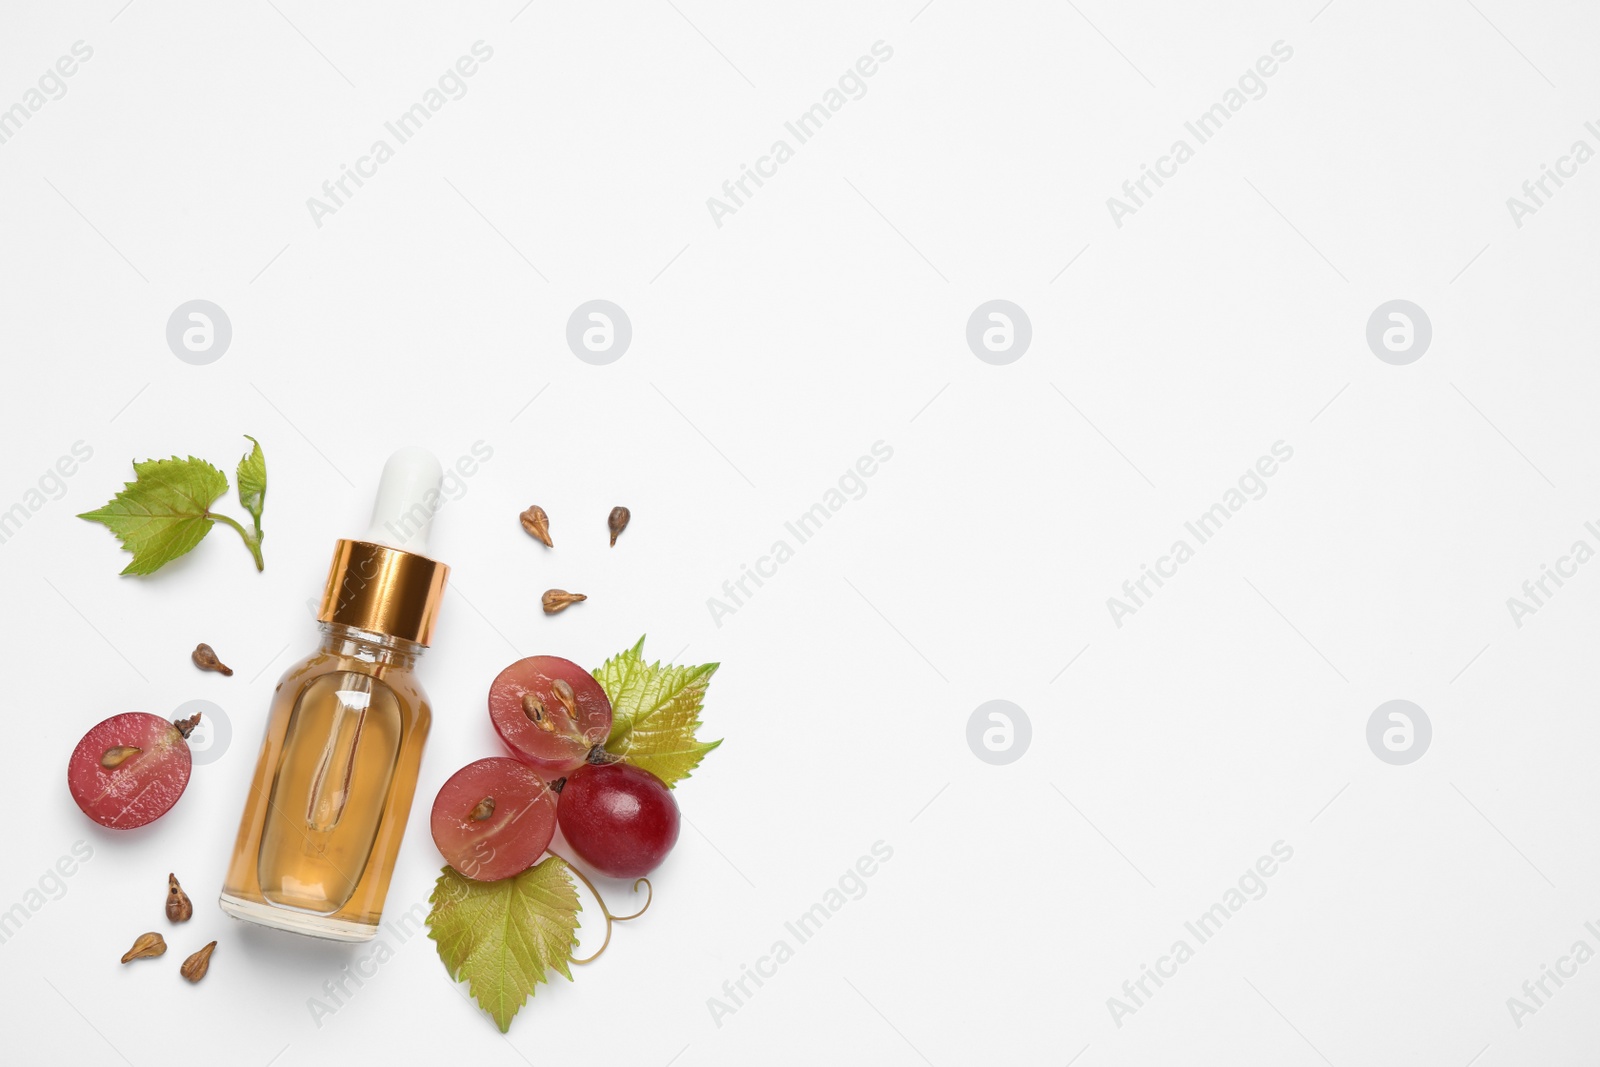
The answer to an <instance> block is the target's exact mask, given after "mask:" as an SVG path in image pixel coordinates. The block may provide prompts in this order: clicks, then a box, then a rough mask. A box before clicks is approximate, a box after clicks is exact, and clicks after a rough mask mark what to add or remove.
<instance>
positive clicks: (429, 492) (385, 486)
mask: <svg viewBox="0 0 1600 1067" xmlns="http://www.w3.org/2000/svg"><path fill="white" fill-rule="evenodd" d="M443 480H444V469H443V468H442V467H440V466H439V460H438V459H437V458H436V457H435V456H434V454H433V453H432V452H429V451H428V450H427V449H426V448H418V447H416V446H415V445H407V446H406V447H405V448H402V449H400V450H399V451H398V452H396V453H395V454H394V455H392V456H390V457H389V462H387V463H385V464H384V465H383V477H382V478H381V479H379V481H378V498H377V500H375V501H374V502H373V505H372V525H371V526H370V527H368V528H367V536H366V537H365V538H364V540H367V541H376V542H377V543H378V544H382V545H388V546H389V547H390V548H399V549H403V550H405V551H407V552H417V553H425V552H426V551H427V548H428V531H429V530H430V529H431V528H432V526H433V515H434V512H436V511H438V510H439V506H440V505H441V504H443V503H444V497H443V495H442V494H441V493H440V492H439V486H440V484H441V483H442V482H443Z"/></svg>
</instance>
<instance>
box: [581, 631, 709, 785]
mask: <svg viewBox="0 0 1600 1067" xmlns="http://www.w3.org/2000/svg"><path fill="white" fill-rule="evenodd" d="M718 666H719V664H716V663H702V664H701V665H700V666H698V667H677V666H673V665H671V664H668V665H667V666H665V667H663V666H662V665H661V664H660V662H656V663H650V664H646V663H645V659H644V638H642V637H641V638H639V643H638V644H636V645H634V646H633V647H632V648H630V649H628V650H627V651H626V652H619V653H618V654H617V655H615V656H612V657H611V658H610V659H608V660H606V662H605V664H604V665H602V666H601V667H600V669H599V670H597V671H595V672H594V678H595V681H597V682H599V683H600V687H601V688H602V689H604V690H605V691H606V696H608V697H610V698H611V736H610V737H608V738H607V739H606V751H607V752H610V753H612V754H613V755H616V756H621V757H622V758H623V759H624V760H626V761H627V762H628V763H631V764H633V765H634V766H636V767H643V768H644V769H645V770H647V771H649V772H650V773H651V774H654V775H655V776H656V777H657V778H660V779H661V780H662V781H663V782H665V783H667V785H669V786H673V785H676V784H677V783H678V782H679V781H681V780H683V779H684V778H687V777H689V775H690V773H691V772H693V771H694V769H695V768H696V767H698V766H699V765H700V761H701V760H702V759H704V758H705V754H706V753H707V752H710V751H711V750H712V749H714V748H716V747H717V746H718V745H720V744H722V742H721V741H720V740H718V741H697V740H696V739H695V731H696V730H698V729H699V728H700V705H701V704H702V703H703V702H704V700H705V695H706V687H707V686H709V685H710V684H711V676H712V675H713V674H715V673H716V672H717V667H718Z"/></svg>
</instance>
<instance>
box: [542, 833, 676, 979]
mask: <svg viewBox="0 0 1600 1067" xmlns="http://www.w3.org/2000/svg"><path fill="white" fill-rule="evenodd" d="M550 854H551V855H552V856H555V857H556V858H557V859H559V860H560V861H561V862H562V863H565V864H566V865H567V867H568V868H569V869H570V870H571V871H572V873H573V874H575V875H577V876H578V878H579V879H580V880H581V881H582V882H583V884H584V885H586V886H588V887H589V892H590V893H592V894H594V899H595V900H596V901H597V902H598V903H599V904H600V914H602V915H604V916H605V917H606V937H605V940H604V941H602V942H600V947H599V948H597V949H595V951H594V955H592V956H586V957H584V958H583V959H581V960H580V959H574V960H573V961H572V962H573V963H576V964H579V965H580V966H581V965H583V964H585V963H593V962H594V961H595V960H597V959H599V958H600V954H601V953H602V952H604V951H605V950H606V947H607V946H608V945H610V944H611V924H612V923H625V922H627V921H628V920H629V919H637V918H638V917H639V916H641V915H643V914H644V913H645V912H647V911H649V910H650V902H651V901H652V900H654V899H655V895H656V891H655V887H654V886H652V885H651V884H650V879H648V878H635V879H634V880H633V891H634V892H635V893H637V892H638V891H639V884H640V883H641V882H642V883H644V890H645V897H644V906H643V907H641V908H640V909H639V910H638V911H636V912H634V913H633V914H632V915H613V914H611V909H610V908H608V907H606V898H605V897H603V896H601V895H600V890H598V889H596V888H595V884H594V883H593V882H591V881H589V877H588V875H586V874H584V873H583V872H582V871H580V870H578V866H577V864H575V863H573V862H572V861H571V860H569V859H567V857H565V856H563V855H561V853H559V852H551V853H550Z"/></svg>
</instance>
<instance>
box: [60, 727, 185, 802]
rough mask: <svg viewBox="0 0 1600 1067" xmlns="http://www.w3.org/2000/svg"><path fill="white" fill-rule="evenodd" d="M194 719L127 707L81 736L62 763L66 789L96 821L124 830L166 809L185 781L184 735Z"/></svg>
mask: <svg viewBox="0 0 1600 1067" xmlns="http://www.w3.org/2000/svg"><path fill="white" fill-rule="evenodd" d="M197 722H198V716H197V717H196V718H195V719H186V720H184V721H183V722H181V723H176V724H174V723H172V722H169V721H167V720H166V719H163V718H161V717H160V716H158V715H147V714H145V713H144V712H142V711H129V712H124V713H123V714H121V715H113V716H111V718H109V719H107V720H105V721H104V722H102V723H100V724H99V725H98V726H96V727H94V729H92V730H90V731H89V732H88V733H86V734H84V735H83V740H82V741H79V742H78V747H77V748H75V749H73V750H72V759H71V760H70V761H69V762H68V763H67V788H68V789H70V790H72V799H73V800H75V801H77V803H78V807H80V808H82V809H83V813H84V814H85V815H87V816H89V818H91V819H93V820H94V821H95V822H97V823H99V824H100V825H101V826H109V827H111V828H112V829H113V830H130V829H132V828H133V827H135V826H143V825H145V824H146V823H149V822H154V821H155V820H156V819H159V818H160V817H161V816H163V815H165V814H166V813H167V812H168V811H169V810H171V808H172V805H174V804H176V803H177V802H178V798H179V797H181V796H183V791H184V789H186V788H187V787H188V785H189V771H190V770H191V769H192V767H193V759H192V757H191V756H190V753H189V743H188V742H187V741H185V740H184V738H186V737H188V736H189V731H190V730H193V729H194V727H195V725H196V723H197Z"/></svg>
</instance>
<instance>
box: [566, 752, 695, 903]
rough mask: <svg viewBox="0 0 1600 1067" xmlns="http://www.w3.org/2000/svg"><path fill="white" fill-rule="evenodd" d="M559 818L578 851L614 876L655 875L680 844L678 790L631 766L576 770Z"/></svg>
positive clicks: (601, 870)
mask: <svg viewBox="0 0 1600 1067" xmlns="http://www.w3.org/2000/svg"><path fill="white" fill-rule="evenodd" d="M556 815H557V818H558V820H559V821H560V823H561V834H562V836H563V837H565V838H566V839H567V844H569V845H571V846H572V850H573V851H574V852H576V853H577V854H578V855H579V856H582V857H583V858H584V860H585V861H587V862H588V864H589V866H591V867H593V868H594V869H595V870H597V871H599V872H600V873H602V874H609V875H610V876H611V877H613V878H638V877H640V876H641V875H645V874H649V873H650V872H651V871H653V870H655V869H656V868H657V867H658V866H660V865H661V861H662V860H664V859H666V858H667V853H669V852H671V851H672V846H673V845H675V844H677V843H678V802H677V801H676V800H674V799H672V790H670V789H668V788H667V784H666V783H665V782H663V781H662V780H661V779H659V778H657V777H656V776H655V775H653V774H651V773H650V772H649V771H647V770H645V769H644V768H642V767H635V766H633V764H631V763H606V764H592V763H591V764H585V765H584V766H582V767H579V768H578V769H577V770H575V771H573V772H572V773H571V774H569V775H568V776H567V784H566V785H565V786H563V787H562V789H561V803H560V805H559V806H558V807H557V809H556Z"/></svg>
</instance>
